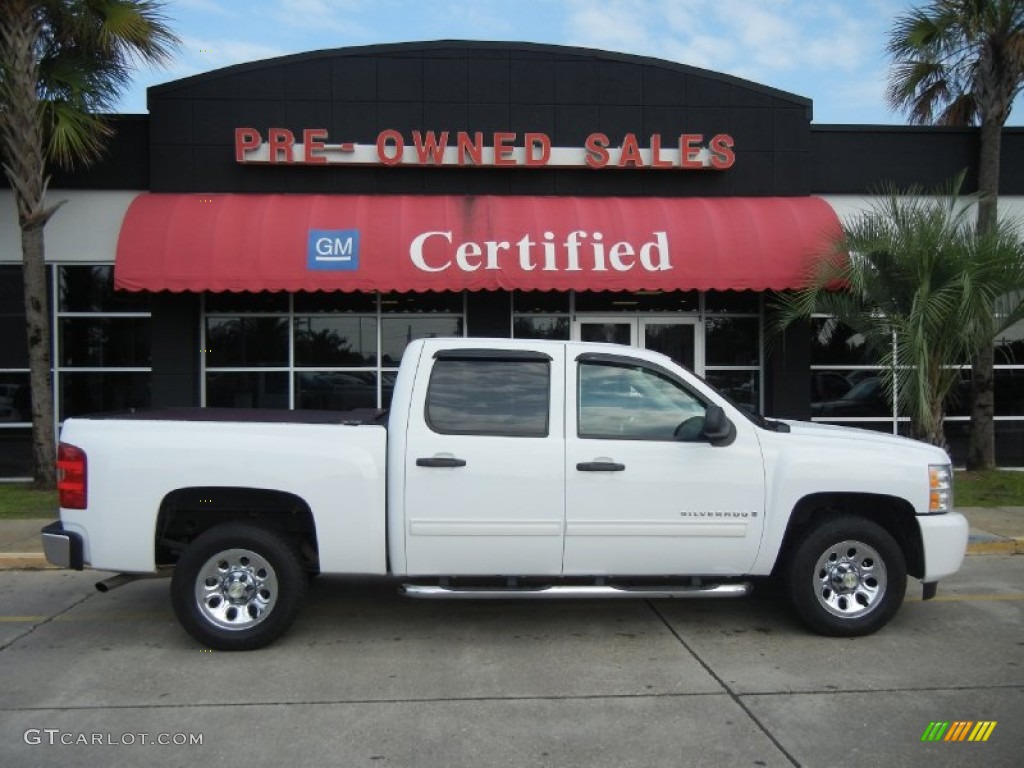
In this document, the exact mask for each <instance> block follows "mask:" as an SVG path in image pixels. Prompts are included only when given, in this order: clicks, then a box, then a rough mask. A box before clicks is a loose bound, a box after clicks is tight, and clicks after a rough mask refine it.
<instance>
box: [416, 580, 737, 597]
mask: <svg viewBox="0 0 1024 768" xmlns="http://www.w3.org/2000/svg"><path fill="white" fill-rule="evenodd" d="M751 589H752V587H751V584H750V583H749V582H741V583H738V584H706V585H702V586H681V587H613V586H607V585H603V586H599V585H589V584H578V585H565V586H562V585H553V586H547V587H536V588H530V587H523V588H519V587H507V588H504V589H502V588H500V587H443V586H438V585H424V584H403V585H402V586H401V592H402V594H403V595H406V596H407V597H418V598H424V599H434V600H533V599H548V600H552V599H571V600H576V599H582V598H631V599H634V600H635V599H645V598H646V599H655V600H660V599H664V598H678V597H683V598H686V597H743V596H744V595H748V594H750V591H751Z"/></svg>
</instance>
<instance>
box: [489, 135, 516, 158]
mask: <svg viewBox="0 0 1024 768" xmlns="http://www.w3.org/2000/svg"><path fill="white" fill-rule="evenodd" d="M515 140H516V135H515V134H514V133H509V132H508V131H495V133H494V164H495V165H496V166H498V165H504V166H507V165H515V164H516V159H515V158H514V157H513V156H512V151H513V150H514V149H515V147H514V146H513V144H514V142H515Z"/></svg>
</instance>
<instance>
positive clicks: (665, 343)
mask: <svg viewBox="0 0 1024 768" xmlns="http://www.w3.org/2000/svg"><path fill="white" fill-rule="evenodd" d="M699 330H700V325H699V322H698V320H697V318H696V317H686V318H679V317H649V318H645V317H622V316H621V315H619V316H615V315H611V316H601V317H598V316H593V317H584V318H580V319H577V320H576V321H575V322H574V323H573V334H572V337H573V339H574V340H575V341H603V342H611V343H613V344H627V345H629V346H631V347H644V348H645V349H653V350H654V351H655V352H661V353H662V354H663V355H667V356H668V357H671V358H672V359H673V360H675V361H676V362H677V363H679V364H680V365H683V366H685V367H687V368H689V369H690V370H691V371H694V372H695V373H697V374H700V375H703V372H704V349H703V343H702V342H703V334H702V333H698V331H699Z"/></svg>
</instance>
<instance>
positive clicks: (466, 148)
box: [456, 131, 484, 165]
mask: <svg viewBox="0 0 1024 768" xmlns="http://www.w3.org/2000/svg"><path fill="white" fill-rule="evenodd" d="M456 149H457V151H458V157H459V160H458V162H459V165H466V159H467V157H468V158H469V160H471V161H472V164H473V165H483V164H484V135H483V134H482V133H480V131H477V132H476V133H474V134H473V138H472V139H471V138H469V134H468V133H466V132H465V131H459V132H458V134H457V135H456Z"/></svg>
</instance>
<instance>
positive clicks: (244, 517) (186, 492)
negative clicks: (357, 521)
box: [154, 486, 319, 570]
mask: <svg viewBox="0 0 1024 768" xmlns="http://www.w3.org/2000/svg"><path fill="white" fill-rule="evenodd" d="M229 522H247V523H252V524H256V525H259V526H262V527H264V528H267V529H270V530H273V531H275V532H277V533H279V534H281V535H283V536H285V537H286V538H287V539H288V540H290V541H291V542H292V543H293V545H294V546H295V547H296V550H297V551H298V552H299V553H300V554H301V556H302V560H303V562H304V564H305V565H306V567H307V568H309V569H312V570H316V569H317V562H318V555H319V546H318V542H317V535H316V522H315V520H314V518H313V512H312V510H311V509H310V507H309V504H307V503H306V502H305V500H303V499H302V498H300V497H299V496H297V495H295V494H293V493H289V492H287V491H280V490H275V489H268V488H244V487H234V486H192V487H187V488H178V489H176V490H173V491H171V492H170V493H168V494H167V495H166V496H164V498H163V499H162V501H161V503H160V511H159V512H158V514H157V522H156V530H155V540H154V547H155V552H156V562H157V564H158V565H170V564H174V563H176V562H177V560H178V557H179V556H180V555H181V553H182V552H183V551H184V549H185V547H187V546H188V545H189V543H191V542H192V541H193V540H194V539H195V538H196V537H198V536H199V535H201V534H202V533H204V532H205V531H207V530H209V529H210V528H213V527H214V526H217V525H221V524H224V523H229Z"/></svg>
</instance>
